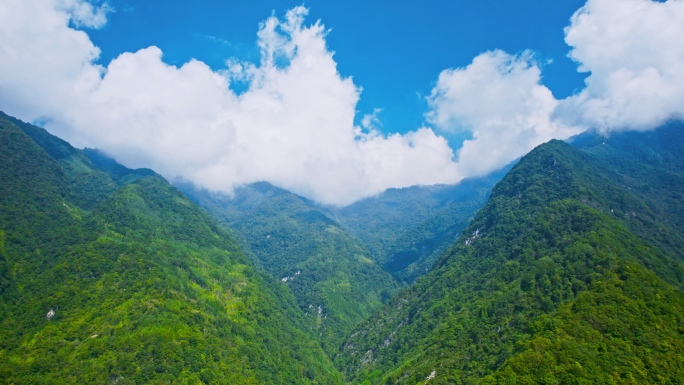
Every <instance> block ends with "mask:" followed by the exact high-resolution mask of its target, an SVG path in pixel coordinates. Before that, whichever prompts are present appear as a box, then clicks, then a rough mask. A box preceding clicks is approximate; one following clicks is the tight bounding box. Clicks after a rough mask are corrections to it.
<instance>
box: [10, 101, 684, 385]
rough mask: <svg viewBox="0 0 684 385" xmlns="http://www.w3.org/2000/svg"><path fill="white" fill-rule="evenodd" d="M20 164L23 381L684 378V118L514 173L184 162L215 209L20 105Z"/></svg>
mask: <svg viewBox="0 0 684 385" xmlns="http://www.w3.org/2000/svg"><path fill="white" fill-rule="evenodd" d="M0 164H2V165H3V167H1V168H0V180H2V183H0V382H3V383H16V384H22V383H79V382H80V383H129V384H134V383H160V384H161V383H172V382H174V383H193V384H195V383H219V384H221V383H222V384H335V383H343V382H344V380H345V379H344V378H343V377H344V376H346V380H347V381H348V382H350V383H357V384H379V383H383V384H414V383H429V384H516V383H521V384H537V383H538V384H557V383H571V384H591V383H605V384H642V383H662V384H683V383H684V380H682V379H684V294H682V293H683V290H684V236H683V234H684V220H683V219H682V218H684V206H682V204H681V202H682V195H681V194H682V191H684V131H682V127H681V124H678V123H672V124H669V125H667V126H666V127H664V128H662V129H659V130H657V131H655V132H648V133H620V134H614V135H612V136H611V137H609V138H605V137H601V136H599V135H596V134H593V133H586V134H583V135H580V136H578V137H577V138H574V140H573V141H572V146H571V145H568V144H566V143H563V142H559V141H552V142H550V143H547V144H544V145H542V146H540V147H538V148H537V149H535V150H534V151H532V152H531V153H530V154H528V155H527V156H525V157H524V158H523V159H522V160H521V161H520V162H519V163H518V164H517V165H516V166H514V167H513V168H512V169H511V170H510V172H508V173H507V174H506V176H505V177H504V178H503V180H501V182H499V183H498V184H497V185H496V187H494V189H493V190H492V186H493V185H494V183H496V181H498V180H499V179H500V178H501V177H502V176H503V173H504V172H505V171H507V170H503V171H502V172H501V173H497V174H492V175H490V176H488V177H486V178H482V179H476V180H470V181H466V182H464V183H462V184H460V185H459V186H433V187H412V188H408V189H396V190H390V191H388V192H386V193H383V194H381V195H379V196H377V197H373V198H369V199H366V200H363V201H361V202H358V203H356V204H354V205H352V206H349V207H346V208H329V207H327V208H326V207H321V206H319V205H317V204H315V203H313V202H310V201H308V200H306V199H304V198H302V197H299V196H297V195H294V194H292V193H289V192H287V191H285V190H282V189H279V188H276V187H274V186H272V185H270V184H268V183H256V184H252V185H249V186H245V187H243V188H239V189H238V190H236V192H235V195H234V196H232V197H228V196H223V195H217V194H212V193H209V192H207V191H200V190H197V189H194V188H193V187H192V186H183V187H182V189H183V190H184V191H186V193H187V194H188V195H189V196H191V197H192V199H193V200H195V201H196V202H198V203H200V204H201V206H203V207H204V208H205V209H206V210H208V211H209V212H211V213H212V214H213V215H214V217H215V218H214V219H212V218H211V217H209V216H208V215H207V214H205V213H204V211H203V210H201V209H200V208H199V207H198V206H196V205H195V204H194V203H193V202H191V201H190V200H188V199H187V198H186V197H185V196H184V195H183V194H181V193H180V192H179V191H178V190H176V189H175V188H174V187H172V186H170V185H169V184H168V183H167V182H166V181H165V180H164V179H163V178H161V177H160V176H159V175H157V174H156V173H154V172H153V171H151V170H146V169H140V170H130V169H128V168H126V167H124V166H122V165H120V164H118V163H116V162H115V161H114V160H112V159H110V158H109V157H107V156H106V155H105V154H104V153H102V152H100V151H98V150H93V149H85V150H77V149H75V148H73V147H71V146H70V145H69V144H68V143H66V142H64V141H62V140H61V139H59V138H56V137H54V136H52V135H50V134H48V133H47V132H46V131H45V130H43V129H41V128H38V127H35V126H32V125H30V124H26V123H23V122H21V121H18V120H16V119H14V118H11V117H8V116H6V115H4V114H2V113H0ZM490 192H491V195H490ZM485 201H486V204H484V202H485ZM483 204H484V207H482V206H483ZM480 207H482V209H481V210H479V212H478V209H479V208H480ZM215 219H218V222H217V221H216V220H215ZM234 239H237V241H236V240H234ZM243 249H244V250H245V251H246V252H243ZM392 275H394V277H396V278H398V279H399V280H403V281H404V282H406V283H411V282H414V281H415V284H413V285H412V286H411V287H409V288H407V289H404V290H403V291H400V292H399V293H398V294H396V295H394V294H395V293H396V292H397V291H398V290H399V289H400V288H401V286H402V284H401V283H399V281H398V280H396V279H395V278H393V277H392ZM383 304H385V305H383ZM326 353H327V354H326ZM329 357H333V358H334V361H335V365H336V366H337V369H336V368H335V365H333V363H332V361H331V360H330V358H329ZM340 371H341V372H343V374H340Z"/></svg>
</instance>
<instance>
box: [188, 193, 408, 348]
mask: <svg viewBox="0 0 684 385" xmlns="http://www.w3.org/2000/svg"><path fill="white" fill-rule="evenodd" d="M180 188H181V189H182V190H183V191H184V192H185V193H186V194H187V195H188V196H190V197H192V199H194V200H196V201H197V202H198V203H199V204H200V205H201V206H203V207H204V208H206V209H207V210H208V211H209V212H210V213H213V214H214V215H215V216H216V217H217V218H218V219H219V220H220V221H223V222H224V223H225V224H226V225H227V226H229V227H230V228H231V229H233V230H234V231H235V232H236V234H237V236H239V237H241V238H242V239H243V242H244V244H245V245H246V247H248V248H249V249H250V250H251V251H252V252H253V254H254V256H255V258H256V260H257V262H258V263H259V264H261V265H262V266H263V267H264V268H265V269H266V270H267V271H268V272H270V273H271V274H273V275H274V276H275V277H276V278H277V279H278V280H281V281H283V282H285V283H286V285H287V286H288V287H289V288H290V289H291V290H292V292H293V293H294V294H295V296H296V298H297V301H298V303H299V306H300V308H301V310H302V312H303V313H304V314H305V316H306V318H307V320H308V321H309V325H310V327H311V328H312V329H313V330H314V331H315V332H316V334H317V335H318V336H319V337H320V340H321V343H322V345H323V347H324V348H325V350H326V351H327V352H329V353H333V354H334V352H336V351H337V349H338V348H339V346H340V344H341V343H342V341H343V340H344V338H345V337H346V336H347V335H348V333H349V331H350V330H351V329H352V328H353V327H354V326H355V325H356V324H358V323H359V322H361V321H362V320H364V319H365V318H367V317H368V316H369V315H370V314H371V313H372V312H373V311H375V310H377V309H379V308H380V307H381V306H382V304H383V302H386V301H387V300H389V298H390V297H391V296H392V294H394V293H395V292H396V291H397V290H398V289H399V287H401V286H400V284H399V283H398V282H397V281H396V280H395V279H394V278H393V277H392V276H391V275H390V274H389V273H387V272H386V271H384V270H383V269H382V268H381V267H380V266H379V265H378V264H376V263H375V262H374V261H373V260H372V259H371V258H370V257H369V254H368V251H367V250H366V248H365V247H364V246H363V245H362V244H361V242H360V241H359V240H358V239H357V238H356V237H354V236H353V235H351V234H349V233H348V232H346V231H345V230H344V229H342V228H341V227H340V226H339V225H338V224H337V223H336V222H335V221H333V220H332V219H330V218H329V217H328V216H326V215H325V212H324V211H323V209H322V208H320V207H318V206H316V205H315V204H314V203H313V202H311V201H309V200H307V199H305V198H302V197H300V196H297V195H295V194H292V193H290V192H288V191H285V190H283V189H280V188H277V187H275V186H273V185H271V184H269V183H265V182H261V183H254V184H251V185H247V186H243V187H240V188H238V189H236V191H235V196H233V197H230V196H226V195H220V194H212V193H209V192H207V191H201V190H197V189H194V188H192V187H191V186H180Z"/></svg>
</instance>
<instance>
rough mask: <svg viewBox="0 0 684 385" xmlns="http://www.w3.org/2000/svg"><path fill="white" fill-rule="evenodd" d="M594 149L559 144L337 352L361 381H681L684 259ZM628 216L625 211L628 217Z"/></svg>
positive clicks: (524, 170) (525, 168)
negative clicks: (650, 226)
mask: <svg viewBox="0 0 684 385" xmlns="http://www.w3.org/2000/svg"><path fill="white" fill-rule="evenodd" d="M603 165H604V163H603V161H601V160H600V159H599V157H595V156H593V155H592V154H591V151H586V152H585V151H583V150H580V149H577V148H573V147H572V146H570V145H568V144H566V143H564V142H560V141H551V142H549V143H547V144H544V145H541V146H539V147H537V148H536V149H534V150H533V151H532V152H531V153H529V154H528V155H526V156H525V157H523V158H522V159H521V160H520V162H519V163H518V164H517V165H516V166H514V167H513V169H512V170H511V171H510V172H509V173H508V174H507V175H506V176H505V177H504V179H503V180H502V181H501V182H499V183H498V184H497V185H496V187H495V188H494V189H493V191H492V193H491V196H490V198H489V199H488V201H487V203H486V204H485V206H484V207H483V208H482V209H481V210H480V211H479V212H478V213H477V215H476V217H475V219H474V221H473V222H472V223H471V224H470V226H469V227H468V228H467V229H466V230H465V231H464V233H463V235H462V236H461V237H460V238H459V239H458V241H457V242H456V243H455V244H454V245H453V246H452V247H451V248H450V249H449V250H448V251H447V252H446V253H445V254H444V255H443V256H442V257H441V258H440V259H439V260H438V262H437V264H436V265H435V266H434V267H433V270H432V271H431V272H430V273H428V274H427V275H425V276H423V277H421V278H419V279H418V281H417V282H416V284H414V285H413V286H411V287H410V288H408V289H406V290H404V291H402V292H401V293H400V294H398V295H397V296H395V297H394V298H393V299H392V300H391V301H390V302H389V303H388V304H387V305H386V306H385V307H383V309H381V310H380V311H379V312H378V313H376V314H375V315H373V316H372V317H370V318H369V319H367V320H366V321H364V322H363V323H362V324H361V325H359V326H358V327H357V328H356V329H355V330H354V331H353V333H352V334H351V335H350V337H349V338H348V339H347V341H346V342H345V343H344V345H343V347H342V349H341V350H340V352H339V353H338V355H337V356H336V357H335V362H336V364H337V366H338V368H340V369H341V370H343V371H344V372H345V373H346V375H347V376H348V378H349V379H350V380H351V381H352V382H353V383H363V384H376V383H383V384H395V383H402V384H404V383H406V384H413V383H431V384H432V383H434V384H446V383H453V384H500V383H531V384H532V383H635V384H636V383H652V382H659V383H681V379H682V378H684V295H683V294H682V291H681V290H682V287H683V285H684V268H683V267H682V262H681V260H680V259H679V258H678V257H677V256H676V255H674V254H673V253H670V251H669V250H668V249H667V248H662V249H661V248H660V247H659V242H658V238H654V237H650V236H648V235H649V234H651V233H650V232H648V231H645V232H644V233H643V234H641V235H642V236H641V237H640V236H638V235H636V231H632V230H631V229H640V228H643V227H645V226H646V225H647V223H648V222H647V219H648V218H651V219H654V218H653V217H650V215H651V214H653V211H652V210H651V209H650V207H649V205H648V202H647V201H644V199H642V198H641V196H640V194H636V193H634V192H633V191H632V189H629V188H628V187H625V186H624V185H621V184H619V183H616V182H615V178H616V176H615V174H616V172H615V171H614V170H611V169H606V168H604V167H603ZM625 214H627V215H625Z"/></svg>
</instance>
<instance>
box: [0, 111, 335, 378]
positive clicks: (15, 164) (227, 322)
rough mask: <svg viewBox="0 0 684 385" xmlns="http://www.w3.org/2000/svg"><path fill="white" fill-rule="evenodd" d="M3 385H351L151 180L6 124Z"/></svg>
mask: <svg viewBox="0 0 684 385" xmlns="http://www.w3.org/2000/svg"><path fill="white" fill-rule="evenodd" d="M0 164H2V167H1V168H0V180H2V183H0V379H1V381H0V382H3V383H14V384H22V383H124V384H137V383H171V382H177V383H217V384H257V383H268V384H292V383H298V384H329V383H333V384H334V383H341V376H340V374H339V373H338V372H337V371H336V370H335V368H334V367H333V365H332V363H331V361H330V360H329V359H328V358H327V356H326V355H325V353H324V352H323V350H322V349H321V347H320V345H319V344H318V343H317V342H316V341H315V339H314V336H313V334H312V333H311V332H310V331H308V330H307V326H306V321H305V320H304V319H303V317H302V316H301V314H300V312H299V309H297V307H296V302H295V300H294V297H293V296H292V295H291V293H290V292H289V291H288V290H287V288H286V287H285V286H284V285H282V284H280V283H277V282H275V281H273V280H271V279H270V277H269V276H268V274H267V273H265V272H263V271H261V270H260V269H259V268H257V267H255V266H254V265H253V264H252V263H251V261H250V260H249V259H248V258H247V257H246V256H245V255H244V253H243V252H242V250H241V249H240V248H239V246H238V245H237V244H236V243H235V241H234V240H233V239H232V238H231V237H230V236H229V234H227V233H226V232H225V231H224V230H222V229H221V228H220V227H219V226H218V225H217V224H216V223H215V222H214V221H213V220H212V219H211V218H210V217H209V216H208V215H206V214H205V213H204V211H203V210H202V209H201V208H199V207H197V206H196V205H195V204H194V203H192V202H191V201H189V200H188V199H187V198H186V197H185V196H183V195H182V194H181V193H180V192H179V191H178V190H176V189H175V188H173V187H172V186H170V185H169V184H168V183H167V182H166V181H165V180H164V179H163V178H161V177H160V176H158V175H156V174H155V173H154V172H152V171H150V170H128V169H125V168H124V167H123V166H120V165H115V164H113V163H112V162H110V161H107V160H106V159H105V157H104V156H103V155H102V154H101V153H96V152H93V151H90V152H83V151H80V150H77V149H74V148H73V147H71V146H70V145H69V144H68V143H66V142H64V141H62V140H60V139H58V138H56V137H54V136H52V135H50V134H48V133H47V132H46V131H45V130H43V129H41V128H38V127H35V126H31V125H28V124H25V123H22V122H19V121H17V120H15V119H12V118H9V117H7V116H6V115H2V116H0Z"/></svg>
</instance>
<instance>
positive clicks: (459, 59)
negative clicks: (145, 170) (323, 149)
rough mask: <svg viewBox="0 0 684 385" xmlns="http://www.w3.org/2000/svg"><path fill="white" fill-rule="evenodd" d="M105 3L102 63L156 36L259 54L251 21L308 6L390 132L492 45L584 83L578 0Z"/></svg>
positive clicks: (216, 59) (200, 54) (549, 82)
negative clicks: (573, 49)
mask: <svg viewBox="0 0 684 385" xmlns="http://www.w3.org/2000/svg"><path fill="white" fill-rule="evenodd" d="M109 3H110V4H111V5H112V7H113V8H114V9H115V10H116V12H114V13H113V14H111V15H110V16H109V22H108V24H107V25H106V26H105V27H104V28H102V29H100V30H96V31H93V32H91V33H90V36H91V38H92V40H93V42H94V43H96V45H97V46H99V47H100V49H101V50H102V57H101V62H103V63H105V64H106V63H108V62H109V61H110V60H111V59H112V58H114V57H116V56H118V55H119V54H121V53H122V52H129V51H136V50H138V49H141V48H145V47H147V46H150V45H156V46H158V47H160V48H161V49H162V51H163V52H164V61H166V62H167V63H170V64H175V65H182V64H183V63H185V62H186V61H188V60H190V59H191V58H196V59H198V60H201V61H203V62H205V63H207V64H208V65H210V66H211V67H212V68H213V69H215V70H219V69H221V68H224V67H225V61H226V59H228V58H231V57H236V58H239V59H242V60H248V61H254V62H258V60H259V50H258V47H257V45H256V32H257V29H258V24H259V23H260V22H262V21H263V20H265V19H266V18H267V17H268V16H269V15H271V13H272V12H275V14H276V15H278V16H281V15H283V14H284V13H285V12H286V11H287V10H288V9H290V8H292V7H294V6H297V5H304V6H306V7H308V8H309V11H310V13H309V17H308V18H307V22H308V23H313V22H315V21H316V20H321V22H322V23H323V24H324V25H325V27H326V28H327V29H329V30H331V32H330V33H329V35H328V37H327V42H328V47H329V49H330V50H332V51H334V52H335V60H336V61H337V64H338V70H339V71H340V73H341V75H342V76H345V77H348V76H351V77H353V79H354V83H356V85H358V86H361V87H363V93H362V94H361V99H360V102H359V104H358V105H357V109H358V111H359V112H360V114H359V115H357V120H358V119H360V117H361V116H363V114H366V113H371V112H372V111H373V109H374V108H381V109H382V110H383V111H382V112H381V113H380V114H379V118H380V119H381V121H382V123H383V126H382V129H384V130H386V131H388V132H406V131H409V130H413V129H415V128H416V127H418V126H420V125H421V124H422V123H423V122H424V116H423V115H424V113H425V112H426V110H427V107H426V102H425V96H426V95H428V94H429V93H430V90H431V89H432V87H433V86H434V83H435V82H436V80H437V76H438V75H439V73H440V71H442V70H443V69H445V68H451V67H463V66H466V65H468V64H469V63H470V62H471V61H472V59H473V58H474V57H475V56H477V55H478V54H480V53H482V52H484V51H487V50H492V49H502V50H504V51H506V52H509V53H517V52H520V51H523V50H527V49H529V50H533V51H534V52H536V53H537V54H538V57H539V59H540V60H541V61H544V62H546V61H549V63H547V64H546V65H545V66H544V68H543V82H544V84H545V85H546V86H547V87H548V88H549V89H550V90H551V91H552V92H553V93H554V96H556V98H558V99H561V98H565V97H567V96H569V95H570V94H571V93H573V92H575V91H577V90H579V89H581V88H582V86H583V79H584V78H585V77H586V74H581V73H578V72H577V70H576V68H577V64H576V63H574V62H573V61H572V60H570V59H569V58H568V57H567V54H568V52H569V49H570V48H569V47H568V46H567V45H566V44H565V42H564V34H563V28H564V27H565V26H567V25H568V24H569V20H570V17H571V16H572V14H573V13H574V12H575V11H576V10H577V9H579V8H580V7H581V6H582V5H583V4H584V1H578V0H563V1H548V0H546V1H545V0H526V1H519V2H514V1H508V0H489V1H481V0H479V1H478V0H460V1H445V0H429V1H420V2H419V1H405V0H401V1H391V2H387V1H358V0H351V1H339V2H333V1H316V0H314V1H306V2H298V1H235V0H233V1H217V0H196V1H192V2H189V1H184V0H168V1H163V2H160V1H150V0H138V1H121V0H111V1H109Z"/></svg>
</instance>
